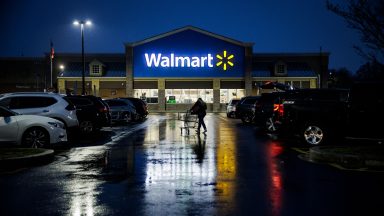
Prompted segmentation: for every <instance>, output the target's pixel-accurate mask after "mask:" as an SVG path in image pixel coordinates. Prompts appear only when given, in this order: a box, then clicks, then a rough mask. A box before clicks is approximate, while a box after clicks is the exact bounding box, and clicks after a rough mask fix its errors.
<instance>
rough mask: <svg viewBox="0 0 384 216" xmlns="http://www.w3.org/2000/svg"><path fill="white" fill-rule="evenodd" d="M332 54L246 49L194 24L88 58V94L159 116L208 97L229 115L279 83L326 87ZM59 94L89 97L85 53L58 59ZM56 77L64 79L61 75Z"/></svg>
mask: <svg viewBox="0 0 384 216" xmlns="http://www.w3.org/2000/svg"><path fill="white" fill-rule="evenodd" d="M328 58H329V54H328V53H321V52H320V53H275V54H273V53H268V54H255V53H253V43H244V42H241V41H237V40H233V39H230V38H227V37H224V36H221V35H217V34H214V33H211V32H208V31H205V30H202V29H199V28H196V27H192V26H187V27H184V28H180V29H176V30H174V31H171V32H167V33H164V34H161V35H158V36H154V37H152V38H149V39H145V40H143V41H139V42H136V43H130V44H126V45H125V54H86V59H85V62H86V73H85V88H86V92H87V94H92V95H96V96H100V97H102V98H114V97H124V96H128V97H138V98H143V99H145V100H147V102H148V103H149V107H150V110H152V111H175V110H177V111H183V110H186V109H188V108H190V106H191V104H192V103H193V102H194V101H196V100H197V98H198V97H201V98H202V99H203V100H204V101H206V102H207V103H208V110H209V111H213V112H217V111H223V110H225V103H227V102H228V101H229V100H230V99H232V98H241V97H243V96H248V95H258V94H260V93H261V92H262V91H261V90H260V88H259V86H260V85H261V84H263V83H265V82H268V81H277V82H280V83H286V84H290V85H292V86H295V87H301V88H318V87H320V86H323V87H324V85H325V84H326V83H324V82H323V81H322V80H326V79H325V78H326V77H325V76H326V75H327V71H328ZM54 65H55V66H54V68H55V69H57V68H59V66H60V65H63V66H64V67H61V68H64V69H62V70H59V69H57V70H58V71H57V88H58V90H59V92H60V93H65V92H66V90H67V89H69V90H71V91H73V92H74V93H78V94H80V93H81V86H82V84H81V82H82V75H81V74H82V62H81V55H79V54H57V55H56V57H55V60H54ZM55 74H56V73H55Z"/></svg>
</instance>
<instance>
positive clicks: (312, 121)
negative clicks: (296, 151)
mask: <svg viewBox="0 0 384 216" xmlns="http://www.w3.org/2000/svg"><path fill="white" fill-rule="evenodd" d="M357 88H358V89H359V90H358V91H357V90H356V89H357ZM381 88H382V86H375V88H372V87H368V86H365V87H364V88H360V87H358V86H354V87H352V88H351V89H301V90H299V91H297V92H296V93H294V94H292V95H290V96H289V98H287V99H286V100H285V102H284V115H283V118H282V128H281V135H284V136H291V135H295V136H298V137H299V138H300V140H302V141H303V143H304V144H306V145H310V146H315V145H322V144H325V143H327V142H328V141H331V140H335V139H337V138H345V137H349V136H351V137H360V138H362V137H364V138H372V137H373V135H374V136H378V137H380V136H381V137H382V132H381V129H378V127H375V126H372V125H374V124H375V122H382V121H383V120H384V119H383V114H382V111H381V107H382V105H383V96H382V95H380V93H379V92H380V90H381ZM380 134H381V135H380ZM328 143H329V142H328Z"/></svg>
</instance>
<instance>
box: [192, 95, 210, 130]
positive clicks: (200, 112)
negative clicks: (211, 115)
mask: <svg viewBox="0 0 384 216" xmlns="http://www.w3.org/2000/svg"><path fill="white" fill-rule="evenodd" d="M190 111H191V114H196V115H197V117H198V118H199V123H198V126H197V130H196V132H197V133H200V128H201V126H203V128H204V132H203V133H206V132H207V127H206V126H205V122H204V117H205V115H207V104H206V103H205V102H204V101H203V99H201V98H199V99H197V101H196V102H195V104H193V106H192V108H191V109H190Z"/></svg>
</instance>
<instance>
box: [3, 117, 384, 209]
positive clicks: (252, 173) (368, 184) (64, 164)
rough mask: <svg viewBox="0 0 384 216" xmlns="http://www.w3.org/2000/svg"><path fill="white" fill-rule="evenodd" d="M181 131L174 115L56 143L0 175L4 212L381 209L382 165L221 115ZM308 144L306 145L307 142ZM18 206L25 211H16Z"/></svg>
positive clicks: (152, 118) (150, 118) (148, 119)
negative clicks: (340, 165)
mask: <svg viewBox="0 0 384 216" xmlns="http://www.w3.org/2000/svg"><path fill="white" fill-rule="evenodd" d="M205 119H206V124H207V128H208V132H207V134H206V135H204V134H203V133H201V134H199V135H198V134H196V133H195V132H194V131H191V134H190V135H189V136H188V135H186V134H185V132H184V131H183V133H181V130H180V127H181V126H182V123H183V122H182V121H180V120H178V117H177V114H176V113H164V114H154V113H153V114H150V115H149V116H148V118H147V119H146V120H145V121H143V122H140V123H130V124H121V125H114V126H112V127H104V128H103V129H102V130H101V131H100V132H98V133H96V134H95V135H94V136H90V137H84V136H83V137H78V138H76V139H75V140H74V141H72V142H71V143H70V144H71V146H69V147H67V148H60V149H57V152H56V155H55V158H54V161H52V162H50V163H48V164H44V165H40V166H37V167H29V168H25V169H20V170H17V171H15V172H12V173H5V174H2V175H1V176H0V190H1V191H2V193H1V194H0V201H1V203H2V205H1V207H0V213H1V214H2V215H21V214H34V215H52V214H56V215H85V214H87V215H112V214H114V215H121V214H124V215H154V214H156V215H170V214H171V215H293V214H294V215H350V214H356V213H357V214H359V213H360V214H368V215H369V214H371V213H373V212H376V213H379V214H382V213H383V210H382V208H380V200H379V199H375V198H374V197H376V196H379V195H380V194H382V193H383V192H384V187H383V186H382V181H383V180H384V175H383V173H382V172H358V171H351V170H342V169H337V168H335V167H332V166H329V165H325V164H316V163H309V162H307V161H305V160H302V159H300V157H299V155H301V153H299V152H298V151H296V150H295V149H297V148H296V147H293V146H294V143H289V142H288V141H282V140H278V139H273V138H271V137H269V136H267V135H265V134H264V133H262V132H261V131H260V130H259V129H258V128H257V127H256V126H253V125H245V124H243V123H241V120H239V119H229V118H227V117H226V115H225V113H220V114H214V113H210V114H208V115H207V117H206V118H205ZM304 151H305V149H304ZM20 206H22V208H20Z"/></svg>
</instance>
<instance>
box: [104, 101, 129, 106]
mask: <svg viewBox="0 0 384 216" xmlns="http://www.w3.org/2000/svg"><path fill="white" fill-rule="evenodd" d="M105 102H107V104H108V105H109V106H127V103H125V102H124V101H121V100H106V101H105Z"/></svg>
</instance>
